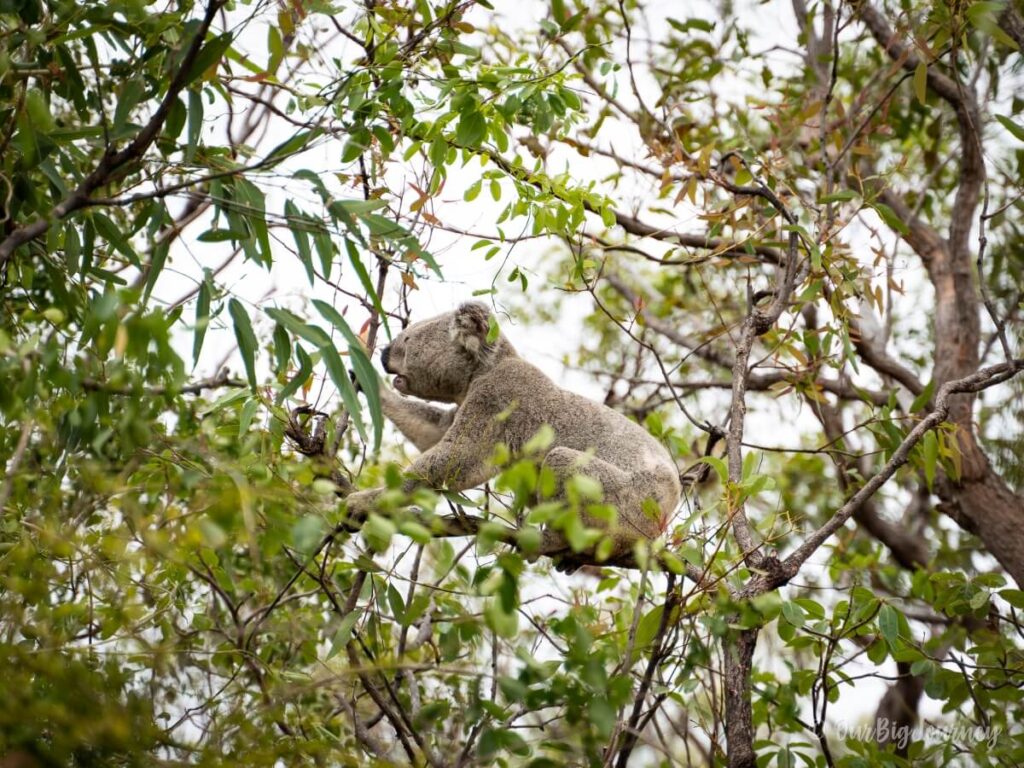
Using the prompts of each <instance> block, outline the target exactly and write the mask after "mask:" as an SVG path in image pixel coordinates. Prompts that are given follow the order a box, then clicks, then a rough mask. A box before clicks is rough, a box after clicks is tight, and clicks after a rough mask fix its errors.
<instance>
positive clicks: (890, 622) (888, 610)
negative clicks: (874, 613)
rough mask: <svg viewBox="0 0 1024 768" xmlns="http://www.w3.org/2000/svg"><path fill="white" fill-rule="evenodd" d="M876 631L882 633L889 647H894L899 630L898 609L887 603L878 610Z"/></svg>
mask: <svg viewBox="0 0 1024 768" xmlns="http://www.w3.org/2000/svg"><path fill="white" fill-rule="evenodd" d="M878 631H879V632H881V633H882V637H884V638H885V641H886V642H887V643H888V644H889V647H890V648H893V647H895V644H896V639H897V637H899V631H900V615H899V611H897V610H896V609H895V608H893V607H892V606H891V605H889V604H888V603H887V604H885V605H883V606H882V608H881V610H880V611H879V612H878Z"/></svg>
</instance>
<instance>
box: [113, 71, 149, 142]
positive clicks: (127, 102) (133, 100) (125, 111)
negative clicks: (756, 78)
mask: <svg viewBox="0 0 1024 768" xmlns="http://www.w3.org/2000/svg"><path fill="white" fill-rule="evenodd" d="M145 90H146V87H145V84H144V83H143V82H142V79H141V78H138V77H132V78H129V79H128V80H127V81H125V84H124V86H123V87H122V88H121V93H120V94H118V97H117V106H116V107H115V109H114V130H115V131H121V130H123V129H124V127H125V123H127V122H128V118H129V117H131V113H132V110H133V109H135V107H136V106H138V104H139V101H140V100H141V99H142V94H143V93H144V92H145Z"/></svg>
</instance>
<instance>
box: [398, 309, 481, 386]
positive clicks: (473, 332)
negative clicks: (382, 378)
mask: <svg viewBox="0 0 1024 768" xmlns="http://www.w3.org/2000/svg"><path fill="white" fill-rule="evenodd" d="M489 316H490V312H489V310H488V309H487V307H486V306H485V305H483V304H480V303H476V302H473V303H470V304H463V305H462V306H461V307H459V308H458V309H457V310H456V311H454V312H447V313H445V314H443V315H439V316H437V317H434V318H431V319H430V320H423V321H421V322H419V323H414V324H413V325H410V326H409V327H408V328H406V329H405V330H404V331H402V332H401V333H400V334H398V336H396V337H395V340H394V341H393V342H392V343H391V345H390V346H388V347H385V348H384V349H382V350H381V353H380V358H381V363H382V364H383V365H384V370H385V371H387V372H388V373H391V374H394V375H395V378H394V382H393V384H394V387H395V389H397V390H398V391H399V392H401V393H402V394H403V395H412V396H414V397H419V398H422V399H424V400H436V401H439V402H445V403H456V402H460V401H461V400H462V398H463V397H465V395H466V391H467V390H468V389H469V385H470V382H471V381H472V380H473V376H474V375H475V374H476V373H477V372H478V371H479V370H480V369H481V367H482V366H484V365H486V364H487V362H488V358H489V356H490V355H492V354H493V353H494V351H495V350H496V348H497V344H487V341H486V339H487V329H488V326H489V320H488V319H489Z"/></svg>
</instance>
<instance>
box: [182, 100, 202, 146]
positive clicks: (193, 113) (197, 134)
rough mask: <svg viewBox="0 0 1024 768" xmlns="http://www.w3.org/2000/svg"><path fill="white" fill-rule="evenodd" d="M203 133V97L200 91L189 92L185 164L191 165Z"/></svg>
mask: <svg viewBox="0 0 1024 768" xmlns="http://www.w3.org/2000/svg"><path fill="white" fill-rule="evenodd" d="M202 132H203V97H202V95H201V94H200V93H199V91H198V90H193V91H189V92H188V134H187V139H186V140H187V142H188V143H187V144H186V145H185V162H187V163H191V162H192V160H193V158H195V155H196V150H197V149H198V148H199V141H200V139H202Z"/></svg>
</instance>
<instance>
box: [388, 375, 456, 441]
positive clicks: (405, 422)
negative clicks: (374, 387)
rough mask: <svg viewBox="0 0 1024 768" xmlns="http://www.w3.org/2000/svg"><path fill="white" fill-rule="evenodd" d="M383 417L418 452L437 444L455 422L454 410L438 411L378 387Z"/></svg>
mask: <svg viewBox="0 0 1024 768" xmlns="http://www.w3.org/2000/svg"><path fill="white" fill-rule="evenodd" d="M380 405H381V409H382V410H383V411H384V415H385V416H387V417H388V419H389V420H390V421H391V423H392V424H394V425H395V426H396V427H398V431H399V432H401V433H402V434H403V435H405V436H406V438H407V439H408V440H409V441H410V442H411V443H412V444H413V445H415V446H416V448H417V449H419V450H421V451H426V450H428V449H429V448H432V447H433V446H435V445H437V443H438V442H440V440H441V438H442V437H444V433H445V432H447V431H448V429H449V428H450V427H451V425H452V422H453V421H454V420H455V408H438V407H437V406H434V405H429V404H428V403H424V402H422V401H420V400H413V399H412V398H408V397H403V396H402V395H399V394H396V393H395V392H392V391H391V390H390V389H388V388H387V387H383V386H382V387H381V388H380Z"/></svg>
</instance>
